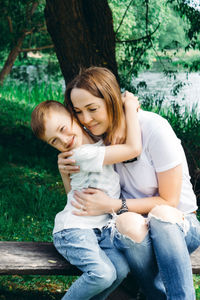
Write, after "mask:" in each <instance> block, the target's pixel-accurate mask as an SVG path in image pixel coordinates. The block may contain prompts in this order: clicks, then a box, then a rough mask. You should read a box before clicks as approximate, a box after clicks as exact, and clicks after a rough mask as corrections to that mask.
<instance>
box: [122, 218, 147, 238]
mask: <svg viewBox="0 0 200 300" xmlns="http://www.w3.org/2000/svg"><path fill="white" fill-rule="evenodd" d="M116 227H117V230H118V231H119V232H120V233H121V234H123V235H126V236H128V237H129V238H131V239H132V240H134V241H135V242H138V243H140V242H141V241H142V240H143V239H144V237H145V236H146V234H147V231H148V229H147V225H146V222H145V218H144V217H142V216H141V215H140V214H137V213H133V212H127V213H123V214H121V215H119V216H118V217H117V219H116Z"/></svg>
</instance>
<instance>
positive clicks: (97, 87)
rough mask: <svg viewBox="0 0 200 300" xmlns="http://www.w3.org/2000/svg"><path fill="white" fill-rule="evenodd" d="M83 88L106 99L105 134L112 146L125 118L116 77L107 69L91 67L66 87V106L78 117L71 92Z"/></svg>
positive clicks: (106, 140)
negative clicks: (106, 122)
mask: <svg viewBox="0 0 200 300" xmlns="http://www.w3.org/2000/svg"><path fill="white" fill-rule="evenodd" d="M74 88H81V89H84V90H86V91H88V92H89V93H91V94H92V95H93V96H95V97H99V98H102V99H104V101H105V103H106V108H107V113H108V118H109V126H108V129H107V131H106V132H105V133H104V134H103V139H104V142H105V144H106V145H107V144H110V142H111V141H112V138H113V136H114V134H115V132H116V130H117V129H118V128H119V127H120V125H121V122H122V118H123V113H124V112H123V104H122V100H121V91H120V87H119V84H118V82H117V80H116V77H115V75H114V74H113V73H112V72H111V71H109V70H108V69H106V68H101V67H90V68H88V69H85V70H81V72H80V74H79V75H77V76H76V77H75V78H74V79H73V80H72V81H71V82H70V83H69V84H68V85H67V87H66V92H65V101H64V105H65V106H66V107H67V109H68V110H69V111H70V112H71V113H73V114H74V115H75V116H76V113H75V112H74V109H73V104H72V101H71V91H72V90H73V89H74Z"/></svg>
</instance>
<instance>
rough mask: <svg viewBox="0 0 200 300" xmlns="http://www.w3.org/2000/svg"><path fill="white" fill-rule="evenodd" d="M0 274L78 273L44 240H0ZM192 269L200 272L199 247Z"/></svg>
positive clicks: (193, 256) (194, 255) (195, 253)
mask: <svg viewBox="0 0 200 300" xmlns="http://www.w3.org/2000/svg"><path fill="white" fill-rule="evenodd" d="M0 253H1V259H0V275H9V274H12V275H17V274H18V275H23V274H29V275H53V274H54V275H80V274H81V272H80V271H79V270H78V269H77V268H76V267H75V266H72V265H71V264H70V263H68V262H67V261H66V260H65V259H64V258H63V257H62V256H61V255H60V254H59V253H58V252H57V251H56V249H55V248H54V246H53V244H52V243H45V242H0ZM191 262H192V270H193V273H194V274H200V247H199V248H198V249H197V250H196V251H195V252H194V253H193V254H192V255H191Z"/></svg>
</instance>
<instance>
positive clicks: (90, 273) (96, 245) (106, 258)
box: [53, 228, 129, 300]
mask: <svg viewBox="0 0 200 300" xmlns="http://www.w3.org/2000/svg"><path fill="white" fill-rule="evenodd" d="M110 231H111V229H110V228H103V229H102V230H99V229H80V228H70V229H65V230H62V231H60V232H57V233H55V234H54V236H53V240H54V245H55V247H56V249H57V250H58V252H60V254H61V255H62V256H64V257H65V258H66V259H67V260H68V261H69V262H70V263H71V264H73V265H75V266H77V267H78V268H79V269H80V270H81V271H83V274H82V275H81V276H80V277H79V278H78V279H77V280H76V281H75V282H74V283H73V284H72V286H71V287H70V288H69V290H68V291H67V293H66V294H65V295H64V297H63V298H62V299H63V300H68V299H70V300H87V299H95V300H97V299H101V300H102V299H106V297H107V296H108V295H109V294H110V293H111V292H112V291H113V290H114V289H115V288H116V287H117V286H118V285H119V284H120V283H121V282H122V280H123V279H124V278H125V277H126V276H127V274H128V272H129V266H128V264H127V261H126V259H125V257H124V256H123V254H122V253H121V251H120V250H118V249H117V248H115V246H114V245H113V243H112V241H111V239H110Z"/></svg>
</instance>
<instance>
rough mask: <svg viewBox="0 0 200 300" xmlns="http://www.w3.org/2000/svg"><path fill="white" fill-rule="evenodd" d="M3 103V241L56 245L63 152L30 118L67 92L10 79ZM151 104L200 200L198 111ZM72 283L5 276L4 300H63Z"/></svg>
mask: <svg viewBox="0 0 200 300" xmlns="http://www.w3.org/2000/svg"><path fill="white" fill-rule="evenodd" d="M0 98H1V101H0V114H1V119H0V139H1V146H0V154H1V155H0V164H1V169H0V177H1V181H0V211H1V214H0V240H15V241H52V229H53V223H54V217H55V214H56V213H57V212H58V211H60V210H61V209H63V207H64V205H65V203H66V195H65V191H64V188H63V184H62V182H61V178H60V175H59V172H58V169H57V154H58V153H57V151H56V150H54V149H53V148H51V147H49V146H48V145H46V144H44V143H43V142H41V141H39V140H37V139H36V138H35V137H34V136H33V134H32V132H31V129H30V116H31V112H32V110H33V107H34V106H35V105H36V104H37V103H39V102H41V101H43V100H46V99H55V100H60V101H62V99H63V94H62V88H61V86H60V85H59V84H58V85H56V84H49V85H48V86H47V85H45V84H41V85H40V86H39V85H36V86H33V87H31V89H29V86H28V84H27V85H25V84H15V82H13V81H11V80H7V81H6V83H5V85H4V86H3V87H0ZM152 99H153V97H152V98H149V99H146V100H145V102H143V107H144V108H146V109H150V110H154V111H156V112H159V113H160V114H162V115H164V116H166V117H167V118H168V120H169V122H170V123H171V124H172V126H173V127H174V129H175V131H176V132H177V135H178V136H179V137H180V138H181V139H182V141H183V145H184V147H185V149H186V152H187V156H188V160H189V163H190V169H191V173H192V180H193V183H194V184H195V192H196V194H197V195H198V197H199V186H200V185H199V177H200V176H199V175H198V174H199V173H198V170H199V169H200V162H199V153H200V136H199V135H200V122H199V115H198V114H197V113H196V111H195V110H194V111H193V112H192V113H189V112H187V111H186V110H185V111H184V113H183V112H182V111H181V108H180V107H177V106H176V104H173V105H171V106H170V108H168V109H166V108H164V107H163V102H162V101H161V100H157V101H156V103H155V102H153V101H152ZM155 104H156V105H155ZM191 145H192V146H191ZM72 280H74V278H72V277H65V276H49V277H47V276H1V277H0V300H1V299H4V300H8V299H9V300H11V299H12V300H18V299H20V300H22V299H23V300H25V299H29V300H31V299H36V298H37V299H38V297H40V299H60V298H61V294H62V293H64V291H65V290H66V289H67V288H68V287H69V285H70V284H71V282H72ZM194 282H195V287H196V293H197V299H198V300H200V288H199V282H200V277H199V276H194ZM30 291H31V293H30ZM38 293H40V294H38ZM38 295H39V296H38Z"/></svg>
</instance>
